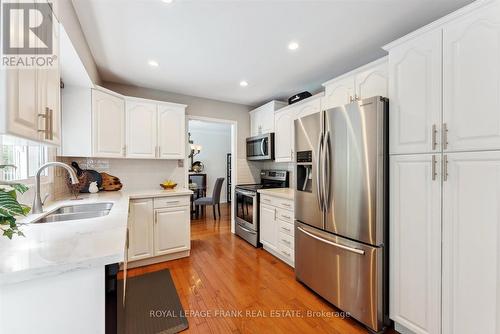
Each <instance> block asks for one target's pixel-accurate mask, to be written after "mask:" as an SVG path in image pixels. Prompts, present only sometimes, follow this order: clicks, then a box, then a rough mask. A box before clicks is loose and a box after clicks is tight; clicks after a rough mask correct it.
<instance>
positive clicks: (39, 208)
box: [31, 161, 78, 213]
mask: <svg viewBox="0 0 500 334" xmlns="http://www.w3.org/2000/svg"><path fill="white" fill-rule="evenodd" d="M50 166H54V167H62V168H64V169H66V170H67V171H68V173H69V177H70V178H71V183H72V184H77V183H78V176H76V173H75V170H74V169H73V168H72V167H71V166H69V165H67V164H65V163H62V162H57V161H53V162H47V163H46V164H44V165H42V166H40V168H38V171H37V172H36V188H35V198H34V200H33V208H32V209H31V213H42V212H43V202H42V199H41V197H40V174H41V173H42V171H43V170H44V169H45V168H47V167H50Z"/></svg>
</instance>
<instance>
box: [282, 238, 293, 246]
mask: <svg viewBox="0 0 500 334" xmlns="http://www.w3.org/2000/svg"><path fill="white" fill-rule="evenodd" d="M281 241H283V242H284V243H285V244H287V245H290V244H291V242H290V241H288V240H286V239H281Z"/></svg>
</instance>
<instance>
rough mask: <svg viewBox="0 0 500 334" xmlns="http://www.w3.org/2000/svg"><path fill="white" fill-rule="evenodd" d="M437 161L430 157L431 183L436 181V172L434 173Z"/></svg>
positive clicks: (433, 156) (434, 157)
mask: <svg viewBox="0 0 500 334" xmlns="http://www.w3.org/2000/svg"><path fill="white" fill-rule="evenodd" d="M436 164H437V159H436V156H435V155H432V181H436V177H437V171H436Z"/></svg>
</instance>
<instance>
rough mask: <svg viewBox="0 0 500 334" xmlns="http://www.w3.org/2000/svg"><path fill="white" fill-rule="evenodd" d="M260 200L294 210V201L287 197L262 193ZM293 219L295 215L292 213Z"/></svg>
mask: <svg viewBox="0 0 500 334" xmlns="http://www.w3.org/2000/svg"><path fill="white" fill-rule="evenodd" d="M260 201H261V203H264V204H268V205H272V206H275V207H278V208H282V209H285V210H290V211H293V209H294V207H293V201H292V200H289V199H285V198H280V197H273V196H269V195H263V194H261V195H260ZM292 219H293V215H292Z"/></svg>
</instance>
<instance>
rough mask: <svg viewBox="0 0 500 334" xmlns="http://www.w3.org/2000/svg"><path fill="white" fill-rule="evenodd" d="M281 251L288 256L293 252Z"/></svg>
mask: <svg viewBox="0 0 500 334" xmlns="http://www.w3.org/2000/svg"><path fill="white" fill-rule="evenodd" d="M281 253H283V254H285V255H286V256H291V254H290V253H288V252H285V251H284V250H282V251H281Z"/></svg>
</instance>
